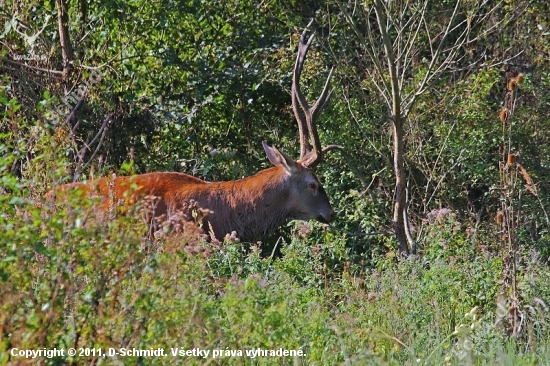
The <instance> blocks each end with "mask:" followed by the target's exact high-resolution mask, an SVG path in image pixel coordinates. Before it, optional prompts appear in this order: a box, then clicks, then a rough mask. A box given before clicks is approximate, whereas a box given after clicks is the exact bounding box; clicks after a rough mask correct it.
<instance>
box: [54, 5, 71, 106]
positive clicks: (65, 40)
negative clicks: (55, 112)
mask: <svg viewBox="0 0 550 366" xmlns="http://www.w3.org/2000/svg"><path fill="white" fill-rule="evenodd" d="M56 3H57V23H58V28H59V41H60V43H61V55H62V57H63V79H62V80H63V87H64V89H65V90H64V92H65V95H67V94H68V92H69V91H70V90H71V85H70V77H71V69H72V62H73V59H74V53H73V46H72V44H71V38H70V37H69V0H57V1H56Z"/></svg>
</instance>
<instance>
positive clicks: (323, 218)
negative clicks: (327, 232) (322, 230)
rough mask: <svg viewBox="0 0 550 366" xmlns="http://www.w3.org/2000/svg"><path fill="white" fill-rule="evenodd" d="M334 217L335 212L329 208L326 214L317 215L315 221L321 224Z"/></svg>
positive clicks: (332, 219)
mask: <svg viewBox="0 0 550 366" xmlns="http://www.w3.org/2000/svg"><path fill="white" fill-rule="evenodd" d="M335 219H336V212H334V210H330V213H329V214H328V215H318V216H317V221H319V222H322V223H323V224H328V223H330V222H332V221H334V220H335Z"/></svg>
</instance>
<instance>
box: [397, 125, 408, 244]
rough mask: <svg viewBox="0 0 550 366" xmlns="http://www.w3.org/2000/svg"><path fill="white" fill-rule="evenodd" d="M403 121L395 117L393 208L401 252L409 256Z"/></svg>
mask: <svg viewBox="0 0 550 366" xmlns="http://www.w3.org/2000/svg"><path fill="white" fill-rule="evenodd" d="M403 137H404V130H403V121H402V120H401V118H400V116H395V115H394V117H393V169H394V172H395V198H394V206H393V228H394V231H395V237H396V239H397V242H398V243H399V251H400V252H401V253H402V254H404V255H408V254H409V247H408V241H407V235H406V231H405V215H404V213H405V207H406V204H407V202H406V187H407V181H406V178H405V164H404V162H403V150H404V149H403Z"/></svg>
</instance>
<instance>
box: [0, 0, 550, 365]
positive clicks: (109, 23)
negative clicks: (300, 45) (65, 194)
mask: <svg viewBox="0 0 550 366" xmlns="http://www.w3.org/2000/svg"><path fill="white" fill-rule="evenodd" d="M312 19H314V21H313V23H312V24H311V25H310V27H309V32H311V33H313V34H315V39H314V41H313V45H312V49H311V51H310V53H309V56H308V60H307V61H306V63H305V67H304V73H303V75H302V89H303V90H304V92H305V93H306V96H307V98H308V100H314V99H315V98H317V96H318V95H319V92H320V90H322V88H323V85H324V82H325V78H326V76H327V74H328V72H329V70H330V68H331V67H332V66H334V67H335V70H334V74H333V78H332V90H333V94H332V98H331V102H330V105H329V107H328V108H327V109H326V110H324V112H323V114H322V115H321V117H320V120H319V122H318V128H319V134H320V138H321V141H322V142H323V144H324V145H326V144H338V145H341V146H343V148H344V149H343V151H331V152H330V153H329V154H327V156H326V159H325V161H324V162H323V163H322V164H321V165H319V166H318V167H317V168H316V173H317V174H318V175H319V177H320V180H321V182H322V183H323V185H324V187H325V189H326V191H327V194H328V196H329V198H330V200H331V203H332V205H333V207H334V208H335V210H336V212H337V214H338V219H337V221H336V222H334V223H333V224H331V225H330V226H327V225H324V224H320V223H317V222H295V221H293V222H290V223H289V224H288V225H286V226H285V227H283V228H281V229H280V230H279V231H278V232H277V233H275V234H274V235H272V236H270V237H269V238H266V239H265V240H264V241H263V242H262V243H240V242H239V241H238V240H237V239H235V238H232V237H228V238H227V239H226V240H225V241H224V242H223V243H217V242H204V241H200V240H198V241H197V240H194V239H190V238H189V237H188V236H186V235H185V234H181V233H180V234H179V235H172V236H166V237H163V238H159V239H158V240H155V241H153V242H151V241H149V240H147V239H146V238H144V237H143V235H142V233H144V232H145V228H144V227H145V226H144V223H143V222H142V221H141V220H140V217H139V215H135V217H134V216H132V215H130V216H129V217H117V218H115V219H113V220H112V221H110V222H108V223H103V224H97V223H93V222H91V221H93V220H92V219H91V218H90V212H92V211H93V205H94V202H93V201H90V200H89V199H87V198H86V197H81V196H80V195H78V194H75V195H74V197H72V198H71V200H69V201H68V202H63V203H61V204H59V205H58V206H57V207H56V209H54V210H52V209H51V207H48V205H46V204H45V203H44V201H43V198H42V197H43V195H44V194H45V193H46V192H47V191H48V190H49V189H51V188H52V187H54V186H57V185H60V184H63V183H67V182H72V181H77V180H78V181H82V180H87V179H93V178H96V177H100V176H110V175H112V174H118V175H127V174H134V173H144V172H149V171H180V172H186V173H188V174H191V175H194V176H198V177H200V178H202V179H205V180H209V181H219V180H232V179H239V178H241V177H244V176H249V175H251V174H254V173H255V172H257V171H258V170H260V169H262V168H265V167H268V165H269V162H268V161H267V159H266V157H265V154H264V152H263V150H262V148H261V141H262V140H266V141H268V142H269V143H272V144H276V145H277V147H279V148H281V149H282V150H283V151H285V152H287V153H289V154H290V155H291V156H294V157H297V156H298V146H299V142H298V139H297V124H296V121H295V119H294V116H293V114H292V109H291V98H290V87H291V81H292V80H291V79H292V70H293V67H294V62H295V57H296V49H297V42H298V39H299V35H300V33H301V32H302V30H303V29H304V28H305V27H306V25H307V24H308V23H310V21H311V20H312ZM549 26H550V9H549V5H548V3H547V2H546V1H538V0H533V1H526V0H520V1H492V0H490V1H489V0H488V1H458V2H455V1H437V2H434V1H420V0H415V1H388V2H385V1H380V0H372V1H363V2H354V1H344V0H329V1H308V0H303V1H300V0H293V1H278V0H265V1H248V0H243V1H236V0H231V1H221V0H212V1H199V0H194V1H193V0H190V1H175V0H158V1H153V2H150V1H145V0H132V1H115V0H113V1H107V0H105V1H94V0H73V1H69V0H56V1H47V0H42V1H38V0H36V1H34V0H30V1H9V0H5V1H2V2H1V4H0V43H1V44H2V47H1V49H0V70H1V74H0V79H1V81H2V83H1V85H2V88H1V89H0V105H1V107H2V108H1V111H0V113H1V114H2V120H1V124H0V134H1V136H2V139H1V141H0V149H1V156H0V169H1V171H2V174H1V181H0V193H1V196H0V226H1V228H2V229H1V231H2V234H1V235H0V248H1V249H0V282H1V286H0V294H1V296H0V306H1V309H2V311H1V312H0V351H1V352H2V354H0V363H2V364H5V363H8V362H11V361H16V358H14V357H13V356H10V353H9V350H10V349H12V348H14V347H16V348H19V349H25V348H28V349H42V348H44V347H46V348H53V347H58V348H68V347H75V348H78V347H96V348H99V347H101V348H103V349H106V348H109V347H116V348H120V347H127V348H131V347H136V348H142V349H149V348H156V347H164V348H166V349H168V348H169V347H171V346H174V347H175V345H177V346H179V347H185V348H193V347H200V348H202V349H226V348H227V349H240V350H245V349H253V348H258V347H259V348H263V349H278V348H280V347H282V348H285V349H302V350H303V351H304V353H305V354H306V356H303V357H301V358H295V359H289V358H269V357H266V358H257V359H254V360H250V359H247V358H245V357H227V358H224V359H221V360H215V361H214V362H219V363H222V364H245V363H251V362H252V363H253V364H273V363H275V364H281V363H282V364H336V363H344V364H366V363H370V364H412V363H415V364H434V365H440V364H445V363H446V364H498V365H502V364H510V365H512V364H519V363H521V364H540V363H542V364H547V363H549V362H550V347H549V344H550V324H549V321H550V315H549V313H548V306H550V270H549V268H548V258H549V256H550V233H549V231H548V230H549V228H550V221H549V218H548V214H547V212H548V208H549V207H550V206H549V205H550V195H549V193H550V191H549V190H550V186H549V184H548V180H549V176H550V144H549V141H548V140H549V138H550V95H549V93H548V88H549V87H550V66H549V65H550V63H549V61H550V43H549V40H550V27H549ZM136 358H139V357H136ZM101 360H102V359H101V358H98V357H96V356H94V355H86V356H82V357H80V358H79V357H75V358H70V357H69V358H63V357H60V358H53V359H47V360H46V362H47V363H49V364H64V363H67V362H73V363H83V362H86V363H92V364H95V363H96V362H98V361H101ZM122 361H124V360H122ZM133 361H135V362H138V361H139V362H144V363H147V364H148V363H152V364H156V363H160V364H162V363H168V364H170V363H171V362H173V360H168V359H166V360H164V359H153V358H145V359H139V360H133ZM179 362H184V363H187V362H193V363H196V364H203V363H204V364H206V363H209V362H210V363H211V362H212V360H201V359H199V358H196V359H192V360H188V359H179Z"/></svg>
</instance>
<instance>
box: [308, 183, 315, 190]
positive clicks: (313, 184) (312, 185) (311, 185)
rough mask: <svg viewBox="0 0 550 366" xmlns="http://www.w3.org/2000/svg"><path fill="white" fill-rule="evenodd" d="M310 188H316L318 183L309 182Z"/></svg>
mask: <svg viewBox="0 0 550 366" xmlns="http://www.w3.org/2000/svg"><path fill="white" fill-rule="evenodd" d="M309 188H311V189H315V188H317V185H316V184H315V183H309Z"/></svg>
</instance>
